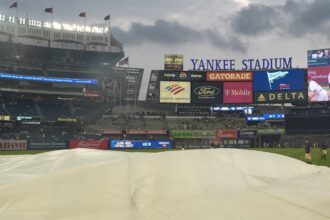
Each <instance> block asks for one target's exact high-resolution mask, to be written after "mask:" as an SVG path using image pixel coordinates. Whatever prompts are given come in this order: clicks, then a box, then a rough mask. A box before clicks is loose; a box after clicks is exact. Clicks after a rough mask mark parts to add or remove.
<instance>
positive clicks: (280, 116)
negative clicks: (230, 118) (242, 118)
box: [247, 114, 285, 121]
mask: <svg viewBox="0 0 330 220" xmlns="http://www.w3.org/2000/svg"><path fill="white" fill-rule="evenodd" d="M284 118H285V115H284V114H264V115H263V116H248V117H247V120H248V121H265V120H283V119H284Z"/></svg>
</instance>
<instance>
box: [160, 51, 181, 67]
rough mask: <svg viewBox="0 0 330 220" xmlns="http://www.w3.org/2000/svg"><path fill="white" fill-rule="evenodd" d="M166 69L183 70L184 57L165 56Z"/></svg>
mask: <svg viewBox="0 0 330 220" xmlns="http://www.w3.org/2000/svg"><path fill="white" fill-rule="evenodd" d="M164 69H166V70H183V55H179V54H165V55H164Z"/></svg>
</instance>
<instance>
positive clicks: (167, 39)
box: [112, 20, 246, 52]
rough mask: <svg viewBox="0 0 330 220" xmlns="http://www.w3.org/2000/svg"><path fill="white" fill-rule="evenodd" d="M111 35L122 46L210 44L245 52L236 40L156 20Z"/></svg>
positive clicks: (117, 30)
mask: <svg viewBox="0 0 330 220" xmlns="http://www.w3.org/2000/svg"><path fill="white" fill-rule="evenodd" d="M112 31H113V35H114V36H115V37H116V38H118V39H120V40H121V41H122V42H123V43H124V45H139V44H142V43H144V42H151V43H155V44H162V45H164V46H174V45H179V44H186V43H197V44H198V43H199V44H203V43H205V42H211V43H212V45H213V46H215V47H217V48H223V49H231V50H234V51H240V52H245V51H246V49H245V47H244V46H243V43H242V42H240V41H239V39H238V38H231V37H230V38H228V39H227V38H225V37H224V36H223V35H222V34H221V33H218V32H216V31H213V30H210V29H208V30H200V31H196V30H194V29H192V28H190V27H188V26H184V25H181V24H179V23H177V22H169V21H164V20H157V21H156V22H155V23H154V24H153V25H144V24H141V23H133V24H132V26H131V28H130V29H129V30H128V31H124V30H122V29H120V28H118V27H113V29H112Z"/></svg>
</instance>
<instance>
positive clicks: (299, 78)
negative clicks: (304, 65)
mask: <svg viewBox="0 0 330 220" xmlns="http://www.w3.org/2000/svg"><path fill="white" fill-rule="evenodd" d="M253 78H254V79H253V89H254V91H255V92H270V91H291V90H304V89H305V69H290V70H269V71H256V72H254V75H253Z"/></svg>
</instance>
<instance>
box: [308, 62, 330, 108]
mask: <svg viewBox="0 0 330 220" xmlns="http://www.w3.org/2000/svg"><path fill="white" fill-rule="evenodd" d="M308 99H309V101H310V102H324V101H329V99H330V65H328V66H313V67H308Z"/></svg>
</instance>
